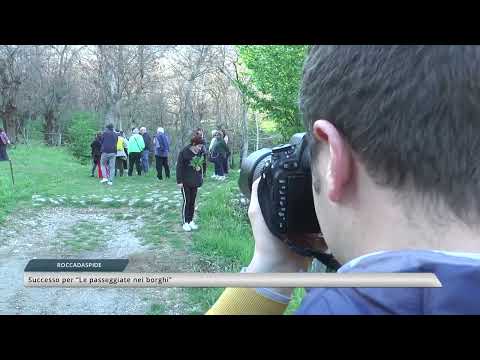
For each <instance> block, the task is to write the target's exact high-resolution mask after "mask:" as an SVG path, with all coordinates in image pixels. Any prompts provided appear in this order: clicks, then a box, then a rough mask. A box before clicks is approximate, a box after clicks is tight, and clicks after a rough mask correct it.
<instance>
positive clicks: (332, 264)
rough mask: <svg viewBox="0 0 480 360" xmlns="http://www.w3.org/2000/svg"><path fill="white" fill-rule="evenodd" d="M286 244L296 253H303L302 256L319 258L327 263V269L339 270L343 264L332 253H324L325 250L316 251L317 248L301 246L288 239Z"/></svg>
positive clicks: (323, 262) (324, 263)
mask: <svg viewBox="0 0 480 360" xmlns="http://www.w3.org/2000/svg"><path fill="white" fill-rule="evenodd" d="M285 244H287V246H288V247H289V248H290V250H292V251H294V252H295V253H297V254H299V255H302V256H305V257H313V258H315V259H317V260H318V261H320V262H321V263H322V264H323V265H325V266H326V267H327V269H332V270H335V271H337V270H338V269H339V268H340V267H341V266H342V264H340V263H339V262H338V261H337V259H335V257H334V256H333V255H332V254H327V253H323V252H320V251H315V250H312V249H308V248H303V247H300V246H297V245H295V244H293V243H292V242H290V241H288V240H286V241H285Z"/></svg>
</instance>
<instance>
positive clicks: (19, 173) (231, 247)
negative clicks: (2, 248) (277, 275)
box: [0, 144, 303, 314]
mask: <svg viewBox="0 0 480 360" xmlns="http://www.w3.org/2000/svg"><path fill="white" fill-rule="evenodd" d="M9 155H10V158H11V159H12V162H13V167H14V175H15V186H13V185H12V183H11V179H10V168H9V164H8V162H1V163H0V223H1V222H2V221H4V220H5V217H6V215H7V214H8V213H10V212H12V211H13V210H14V209H16V208H21V207H31V206H33V205H32V195H37V196H40V197H42V198H45V199H58V197H59V196H62V197H63V200H62V203H61V206H70V207H88V206H93V207H100V208H122V209H125V211H123V212H122V211H120V212H115V213H112V215H111V218H112V221H128V220H134V219H135V218H136V217H137V216H142V220H143V222H144V226H142V228H139V229H136V231H137V232H138V233H137V235H139V236H140V238H141V239H142V241H143V242H144V243H148V244H150V245H152V246H159V247H160V246H164V245H165V243H164V242H165V241H168V244H169V245H170V246H171V248H172V251H179V252H180V253H181V252H185V251H188V252H190V253H191V252H193V254H194V255H195V258H196V260H195V261H196V262H195V263H194V264H193V267H194V269H195V271H198V272H200V271H203V272H205V271H210V272H223V271H224V272H238V271H240V269H241V267H242V266H246V265H248V263H249V262H250V259H251V257H252V255H253V247H254V242H253V236H252V231H251V228H250V224H249V221H248V217H247V214H246V209H245V208H242V207H241V206H240V205H238V204H237V205H236V204H234V203H233V202H232V199H233V198H235V197H236V196H237V194H238V185H237V181H238V176H239V173H238V171H237V170H232V171H231V172H230V176H229V179H228V180H227V181H225V182H218V181H214V180H212V179H211V178H210V176H211V175H212V174H213V168H212V164H209V168H208V178H207V179H206V181H205V183H204V185H203V186H202V187H201V189H200V190H199V195H198V200H197V204H198V206H199V210H198V221H197V223H198V225H199V226H200V228H199V230H198V231H195V232H192V233H191V235H189V236H191V242H188V245H186V244H187V242H185V241H184V240H185V234H184V233H183V232H182V231H181V229H180V221H181V220H180V208H179V207H177V206H175V205H176V200H175V202H172V203H167V204H166V205H168V208H167V209H164V208H163V206H162V207H160V208H157V209H156V210H154V209H153V207H152V203H150V202H148V201H145V198H146V197H147V196H146V193H148V192H150V191H158V190H161V191H167V192H168V193H169V194H178V193H179V190H178V188H177V187H176V182H175V173H174V171H172V177H171V178H170V179H169V180H168V181H166V180H164V181H163V182H158V181H157V180H156V178H155V169H154V168H153V169H151V170H150V172H149V173H148V175H147V176H142V177H137V176H134V177H133V178H128V177H127V176H124V177H116V178H115V180H114V186H112V187H109V186H106V185H100V184H99V183H98V179H97V178H91V177H89V175H90V170H91V167H90V165H82V164H80V163H79V161H78V160H77V159H75V158H74V157H73V156H72V155H71V154H70V153H69V152H68V151H67V149H65V148H58V147H55V148H49V147H45V146H42V145H39V144H33V145H30V146H26V145H22V146H17V148H16V149H13V150H10V151H9ZM236 164H237V166H238V159H236ZM172 170H174V169H172ZM207 193H208V194H207ZM124 195H125V196H124ZM169 197H170V196H169ZM105 198H111V199H113V201H111V202H104V201H102V199H105ZM123 198H128V199H131V198H135V199H139V201H138V202H137V203H135V204H133V205H132V206H129V205H128V203H125V202H122V201H120V200H121V199H123ZM82 199H83V201H84V202H85V203H84V204H83V205H82V204H81V203H80V201H82ZM172 199H173V198H172ZM173 200H174V199H173ZM179 201H181V200H179ZM39 206H52V204H51V203H49V202H48V201H45V203H44V205H39ZM59 206H60V205H59ZM129 207H130V208H134V209H135V212H134V213H133V214H132V213H131V212H129V211H128V208H129ZM100 230H101V229H98V228H96V227H95V226H92V224H91V223H88V224H86V223H85V224H83V223H80V224H78V225H77V226H75V227H73V228H72V229H68V230H66V231H64V234H63V235H62V236H61V239H62V241H64V242H65V243H66V244H67V245H68V246H69V247H70V248H71V249H72V250H73V251H82V250H89V249H95V248H97V247H98V246H100V245H101V244H100V243H99V242H98V241H95V240H93V239H99V238H101V237H99V236H98V233H99V231H100ZM93 235H95V236H93ZM197 258H198V259H197ZM186 260H187V259H178V261H186ZM178 290H179V291H185V294H186V295H187V296H186V301H187V303H188V304H191V305H192V306H191V307H190V308H195V309H196V310H195V311H194V312H193V313H204V312H206V311H207V310H208V308H209V307H211V306H212V305H213V304H214V302H215V301H216V299H217V298H218V296H219V295H220V294H221V292H222V291H223V289H217V288H209V289H196V288H192V289H182V290H180V289H178ZM302 294H303V290H296V291H295V293H294V297H293V300H292V302H291V303H290V305H289V307H288V309H287V312H286V313H292V312H293V311H294V310H295V308H296V307H298V304H299V302H300V300H301V297H302ZM194 305H195V306H194ZM163 312H164V309H162V307H161V305H157V306H154V307H153V308H152V311H150V313H152V314H154V313H163Z"/></svg>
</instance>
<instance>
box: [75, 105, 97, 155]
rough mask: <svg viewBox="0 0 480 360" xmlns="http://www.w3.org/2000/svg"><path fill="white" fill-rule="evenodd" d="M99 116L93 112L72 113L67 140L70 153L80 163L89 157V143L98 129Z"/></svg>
mask: <svg viewBox="0 0 480 360" xmlns="http://www.w3.org/2000/svg"><path fill="white" fill-rule="evenodd" d="M99 128H100V125H99V117H98V115H97V114H95V113H88V112H77V113H74V114H73V115H72V120H71V122H70V126H69V128H68V133H67V141H68V146H69V148H70V151H71V152H72V154H73V155H74V156H75V157H76V158H78V159H80V161H81V162H82V163H86V162H88V161H89V159H90V157H91V148H90V144H91V142H92V141H93V139H94V137H95V134H96V133H97V132H98V131H99Z"/></svg>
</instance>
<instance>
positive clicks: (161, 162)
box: [153, 127, 170, 180]
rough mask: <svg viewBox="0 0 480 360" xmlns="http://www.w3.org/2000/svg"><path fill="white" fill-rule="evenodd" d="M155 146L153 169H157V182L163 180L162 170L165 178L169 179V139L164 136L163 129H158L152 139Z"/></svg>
mask: <svg viewBox="0 0 480 360" xmlns="http://www.w3.org/2000/svg"><path fill="white" fill-rule="evenodd" d="M153 143H154V146H155V167H156V169H157V178H158V180H162V179H163V175H162V173H163V169H165V177H166V178H167V179H169V178H170V167H169V165H168V154H169V152H170V139H169V138H168V136H167V135H166V134H165V129H164V128H163V127H159V128H158V129H157V135H156V136H155V137H154V139H153Z"/></svg>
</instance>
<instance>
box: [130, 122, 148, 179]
mask: <svg viewBox="0 0 480 360" xmlns="http://www.w3.org/2000/svg"><path fill="white" fill-rule="evenodd" d="M132 132H133V135H132V136H130V139H128V160H129V166H128V176H132V173H133V166H134V165H135V167H136V168H137V174H138V176H140V175H142V166H141V164H140V157H141V155H142V151H143V150H144V149H145V142H144V141H143V137H142V136H141V135H139V134H138V132H139V131H138V129H137V128H134V129H133V131H132Z"/></svg>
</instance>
